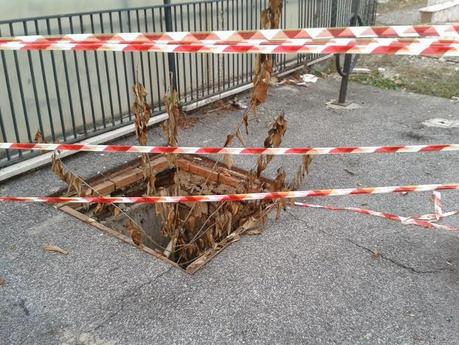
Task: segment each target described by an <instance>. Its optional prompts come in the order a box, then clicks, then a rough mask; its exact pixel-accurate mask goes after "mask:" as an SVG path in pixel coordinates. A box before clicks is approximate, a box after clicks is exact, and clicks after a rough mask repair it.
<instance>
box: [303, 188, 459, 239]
mask: <svg viewBox="0 0 459 345" xmlns="http://www.w3.org/2000/svg"><path fill="white" fill-rule="evenodd" d="M433 200H434V207H435V214H427V215H422V216H417V217H402V216H398V215H395V214H392V213H387V212H379V211H373V210H368V209H364V208H357V207H335V206H323V205H316V204H308V203H303V202H295V206H297V207H301V208H316V209H324V210H328V211H345V212H352V213H358V214H365V215H368V216H374V217H379V218H384V219H388V220H391V221H395V222H399V223H402V224H404V225H416V226H420V227H423V228H427V229H440V230H446V231H451V232H457V233H459V228H457V227H453V226H450V225H443V224H436V223H435V221H439V220H441V219H443V218H446V217H449V216H453V215H456V214H459V210H458V211H454V212H446V213H443V210H442V208H441V194H440V193H439V192H434V195H433Z"/></svg>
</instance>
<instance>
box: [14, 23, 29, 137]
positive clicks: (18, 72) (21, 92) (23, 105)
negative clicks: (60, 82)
mask: <svg viewBox="0 0 459 345" xmlns="http://www.w3.org/2000/svg"><path fill="white" fill-rule="evenodd" d="M10 36H14V30H13V24H12V23H10ZM13 58H14V66H15V68H16V77H17V80H18V86H19V94H20V96H21V105H22V111H23V116H24V123H25V126H26V132H27V139H28V140H29V142H31V141H32V134H31V132H30V125H29V119H28V118H27V108H26V104H25V97H24V87H23V85H22V73H21V69H20V68H19V61H18V52H17V51H13Z"/></svg>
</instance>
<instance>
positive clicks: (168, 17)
mask: <svg viewBox="0 0 459 345" xmlns="http://www.w3.org/2000/svg"><path fill="white" fill-rule="evenodd" d="M163 4H164V5H165V6H164V19H165V21H166V31H167V32H173V31H174V28H173V25H172V8H171V0H163ZM167 61H168V65H169V75H170V77H171V78H172V80H171V86H172V89H173V90H177V72H176V67H175V54H174V53H168V54H167Z"/></svg>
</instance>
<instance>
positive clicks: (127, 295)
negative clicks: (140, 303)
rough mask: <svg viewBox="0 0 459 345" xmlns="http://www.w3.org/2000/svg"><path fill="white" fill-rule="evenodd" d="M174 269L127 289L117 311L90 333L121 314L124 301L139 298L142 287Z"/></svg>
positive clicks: (170, 268) (121, 297)
mask: <svg viewBox="0 0 459 345" xmlns="http://www.w3.org/2000/svg"><path fill="white" fill-rule="evenodd" d="M173 268H174V267H172V266H171V267H169V268H168V269H167V270H165V271H164V272H161V273H160V274H158V275H157V276H155V277H154V278H152V279H150V280H147V281H146V282H143V283H141V284H139V285H137V286H134V287H131V288H128V291H126V292H124V293H123V294H122V295H121V296H120V297H119V299H120V301H119V303H118V304H119V307H118V309H117V310H115V311H114V312H112V313H111V314H110V315H109V316H108V317H107V318H106V319H105V320H104V321H102V322H100V323H99V324H98V325H97V326H95V327H93V328H92V329H91V330H90V332H93V331H96V330H98V329H101V328H102V327H103V326H104V325H105V324H107V323H108V322H110V321H111V320H112V319H113V318H115V317H116V316H117V315H118V314H119V313H121V312H122V311H123V310H124V307H125V305H126V300H127V299H130V298H133V297H137V296H139V294H140V291H139V290H140V289H142V288H143V287H145V286H148V285H149V284H151V283H153V282H155V281H156V280H158V279H159V278H161V277H163V276H164V275H166V274H167V273H169V272H170V271H171V270H172V269H173ZM133 291H136V292H133Z"/></svg>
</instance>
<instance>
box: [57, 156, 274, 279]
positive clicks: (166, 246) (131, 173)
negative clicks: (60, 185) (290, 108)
mask: <svg viewBox="0 0 459 345" xmlns="http://www.w3.org/2000/svg"><path fill="white" fill-rule="evenodd" d="M150 168H151V171H152V174H153V175H154V176H155V189H156V191H155V195H199V194H201V195H204V194H219V195H221V194H233V193H246V192H267V191H269V190H270V187H271V186H272V184H273V181H271V180H268V179H265V178H256V177H254V176H253V175H251V174H249V172H247V171H245V170H242V169H238V168H235V167H232V168H228V167H226V166H225V165H224V164H221V163H216V162H215V161H213V160H211V159H208V158H207V157H202V156H188V155H181V156H179V157H178V158H177V159H176V160H175V164H174V167H173V168H171V164H170V162H169V161H168V159H167V157H166V156H164V155H151V156H150ZM86 182H87V183H88V184H89V185H90V186H91V188H86V189H85V190H83V193H82V195H94V196H101V195H103V196H142V195H145V193H146V190H147V183H146V181H145V179H144V171H143V170H142V164H141V160H140V159H136V160H133V161H131V162H129V163H127V164H124V165H122V166H119V167H117V168H116V169H112V170H110V171H108V172H106V173H104V174H103V176H102V175H98V176H95V177H93V178H91V179H88V181H86ZM63 193H65V192H64V191H61V192H58V193H56V194H54V196H57V195H63ZM272 205H273V203H272V202H271V201H239V202H219V203H215V202H212V203H187V202H184V203H177V204H119V205H116V206H115V205H110V204H92V205H87V204H86V205H83V204H60V205H57V207H58V208H59V209H60V210H62V211H63V212H66V213H68V214H70V215H72V216H74V217H75V218H77V219H79V220H81V221H83V222H86V223H88V224H91V225H92V226H94V227H96V228H97V229H99V230H101V231H104V232H106V233H108V234H110V235H112V236H115V237H117V238H118V239H120V240H122V241H124V242H127V243H129V244H132V245H134V246H136V247H137V248H139V249H140V250H143V251H144V252H145V253H148V254H150V255H153V256H155V257H157V258H159V259H161V260H164V261H167V262H168V263H170V264H172V265H174V266H176V267H178V268H181V269H184V270H185V271H187V272H189V273H194V272H196V271H197V270H198V269H200V268H201V267H202V266H203V265H205V264H206V263H207V262H208V261H209V260H210V259H212V258H213V257H214V256H215V255H217V254H218V253H219V252H220V251H221V250H223V249H224V248H226V247H227V246H228V245H230V244H231V243H233V242H236V241H238V240H239V238H240V236H241V235H243V234H247V233H256V232H257V231H255V230H254V229H256V228H258V227H259V226H261V225H262V224H261V223H262V222H264V221H265V219H266V215H267V213H268V212H269V210H271V209H272V207H271V206H272Z"/></svg>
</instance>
